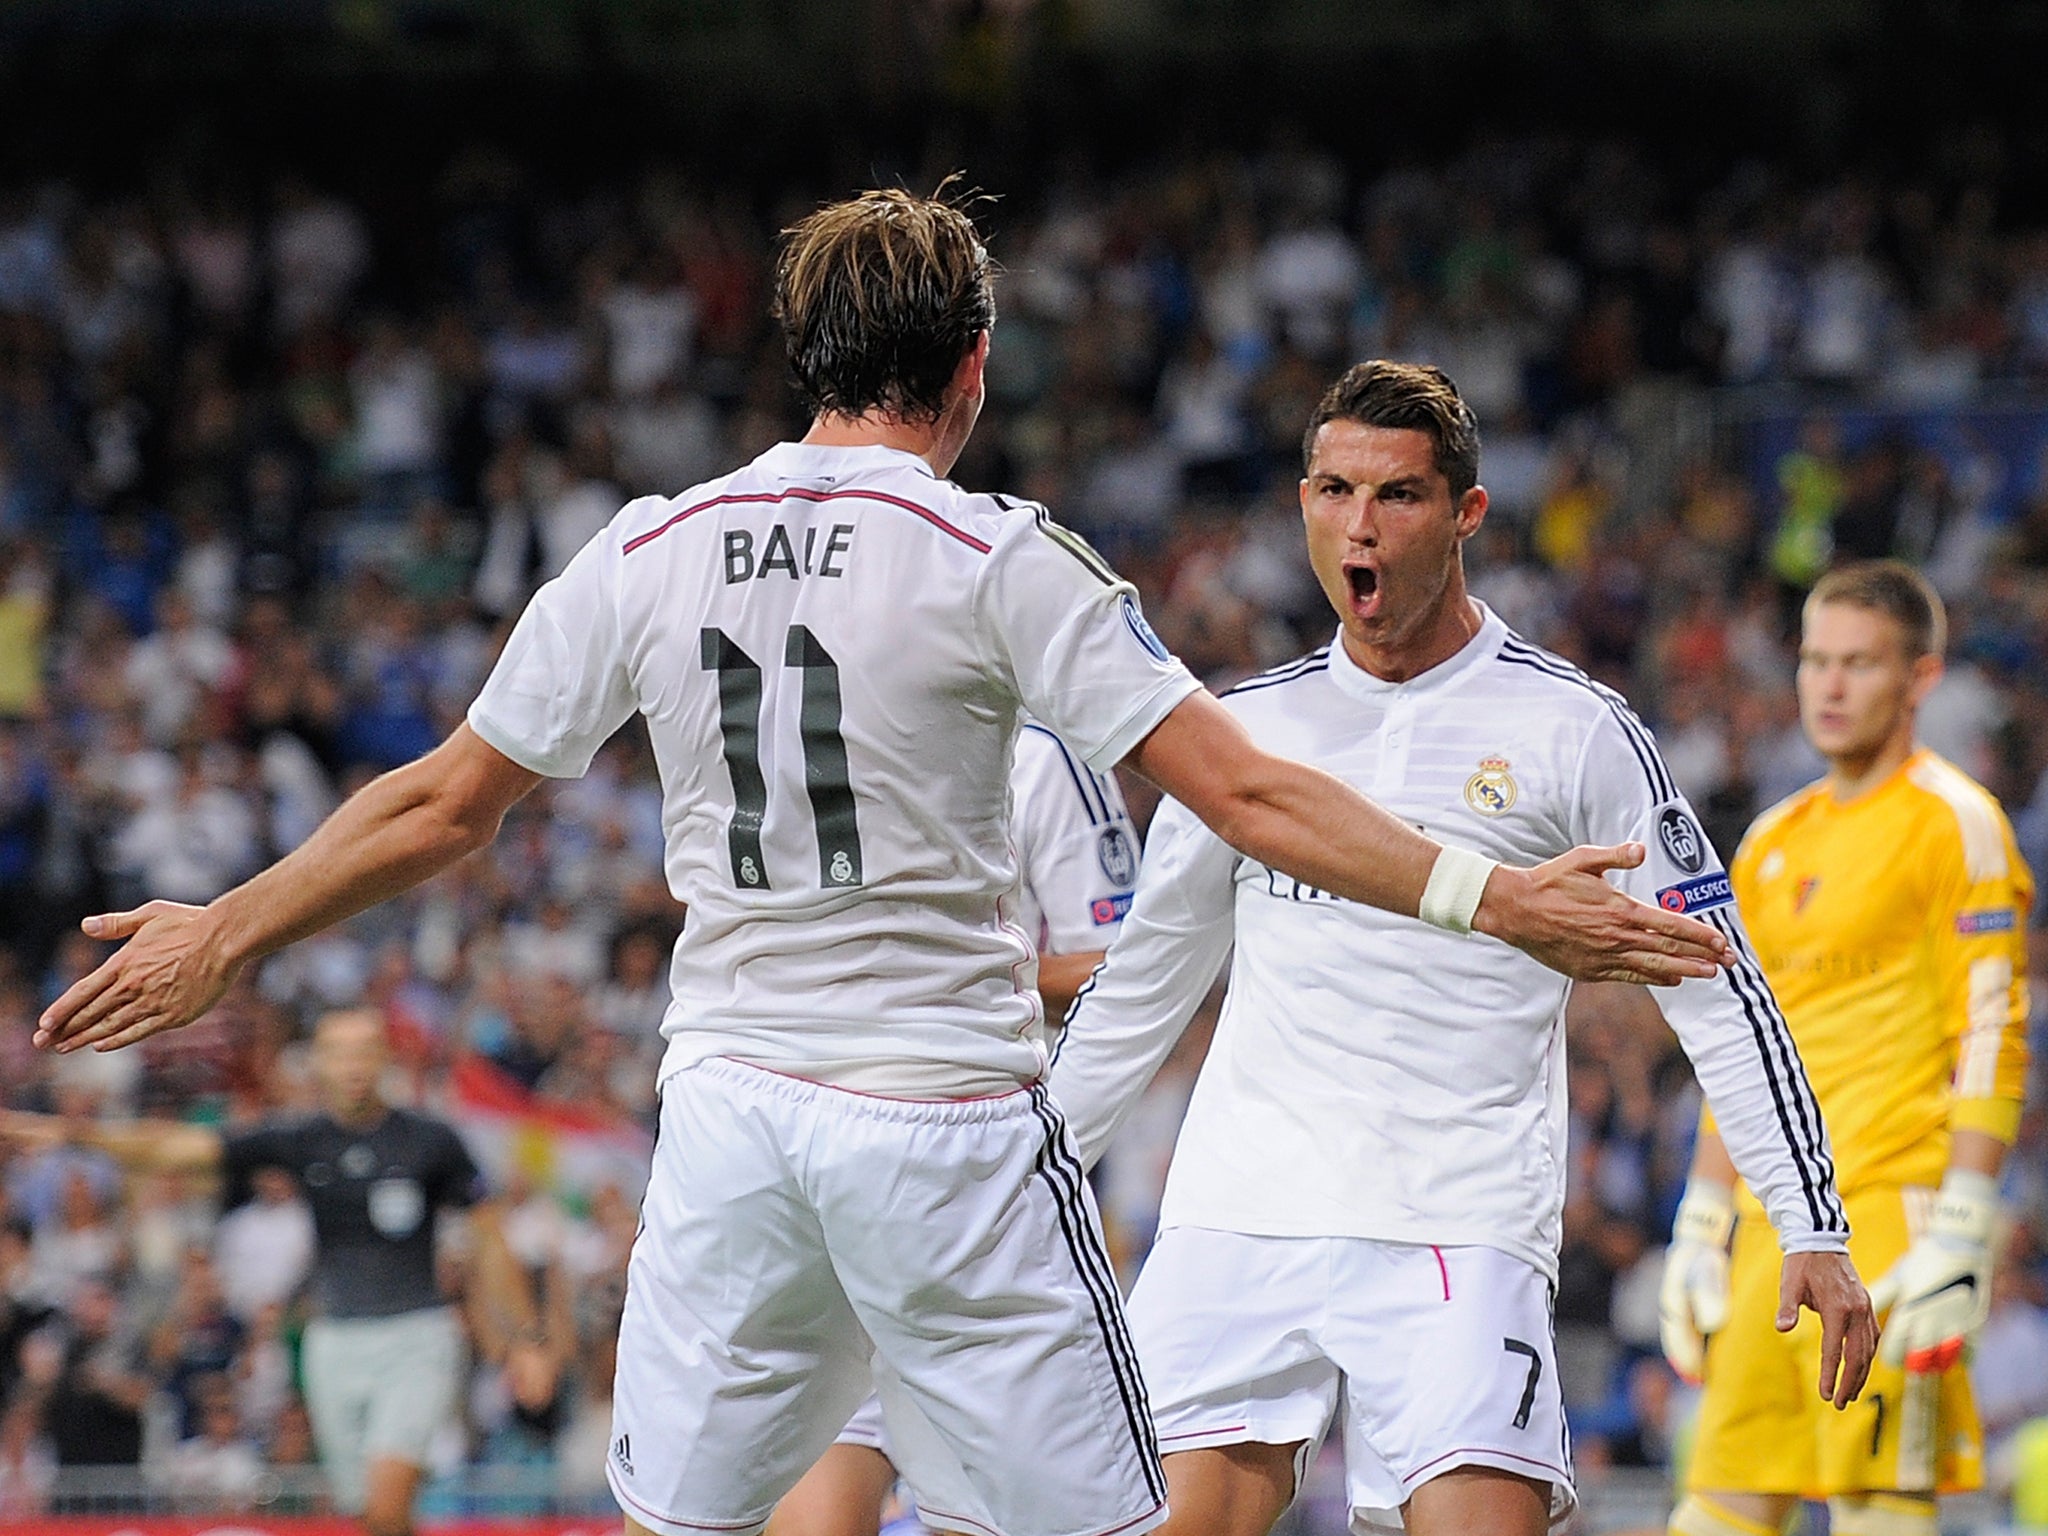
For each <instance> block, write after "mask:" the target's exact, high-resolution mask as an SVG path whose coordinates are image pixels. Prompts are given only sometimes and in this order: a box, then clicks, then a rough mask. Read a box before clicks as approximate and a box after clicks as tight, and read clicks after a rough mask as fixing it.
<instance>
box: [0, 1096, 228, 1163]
mask: <svg viewBox="0 0 2048 1536" xmlns="http://www.w3.org/2000/svg"><path fill="white" fill-rule="evenodd" d="M0 1140H5V1141H9V1142H12V1143H13V1144H15V1145H16V1146H22V1147H29V1148H43V1147H54V1146H62V1145H66V1144H71V1145H77V1146H86V1147H93V1148H95V1149H97V1150H99V1151H101V1152H104V1153H106V1154H107V1155H108V1156H109V1157H111V1158H113V1160H114V1161H115V1162H117V1163H119V1164H120V1165H121V1166H122V1167H123V1168H127V1169H131V1170H133V1171H136V1172H140V1173H213V1172H216V1171H217V1170H218V1169H219V1167H220V1159H221V1140H220V1133H219V1132H217V1131H214V1130H212V1129H210V1128H208V1127H206V1126H203V1125H189V1124H187V1123H186V1122H184V1121H182V1120H131V1121H128V1122H126V1123H125V1124H121V1125H103V1124H100V1123H99V1122H97V1121H93V1122H86V1123H81V1122H78V1121H72V1120H66V1119H65V1118H63V1117H62V1116H59V1115H37V1114H30V1113H28V1112H26V1111H22V1110H6V1111H0Z"/></svg>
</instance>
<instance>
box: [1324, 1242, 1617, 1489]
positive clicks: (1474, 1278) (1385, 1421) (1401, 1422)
mask: <svg viewBox="0 0 2048 1536" xmlns="http://www.w3.org/2000/svg"><path fill="white" fill-rule="evenodd" d="M1335 1270H1336V1277H1337V1279H1336V1295H1337V1296H1338V1298H1340V1299H1339V1301H1338V1302H1337V1303H1336V1304H1333V1306H1332V1309H1331V1315H1330V1320H1329V1321H1328V1323H1326V1324H1325V1328H1324V1339H1325V1343H1326V1345H1327V1347H1328V1349H1329V1352H1330V1355H1331V1357H1332V1358H1333V1359H1334V1360H1336V1362H1337V1364H1338V1365H1339V1366H1340V1367H1341V1368H1342V1369H1343V1371H1344V1377H1345V1399H1344V1401H1345V1409H1346V1419H1345V1444H1344V1449H1345V1463H1346V1467H1347V1472H1348V1475H1349V1479H1350V1492H1351V1503H1352V1512H1353V1518H1354V1521H1355V1522H1357V1523H1359V1524H1383V1525H1389V1526H1391V1525H1393V1524H1394V1523H1395V1522H1394V1521H1393V1519H1392V1516H1391V1512H1392V1511H1394V1510H1398V1509H1399V1508H1400V1507H1401V1506H1402V1505H1404V1504H1406V1503H1407V1502H1408V1501H1409V1499H1411V1498H1412V1497H1414V1495H1415V1494H1416V1492H1417V1491H1418V1490H1419V1489H1421V1488H1423V1487H1425V1486H1426V1485H1427V1484H1428V1483H1430V1482H1431V1481H1432V1480H1434V1479H1436V1478H1440V1477H1443V1476H1445V1475H1447V1474H1449V1473H1452V1472H1455V1471H1458V1470H1459V1469H1461V1468H1481V1467H1483V1468H1493V1469H1495V1470H1498V1471H1501V1472H1506V1473H1510V1474H1513V1475H1515V1476H1517V1477H1522V1478H1527V1479H1530V1480H1532V1481H1534V1482H1538V1483H1542V1484H1544V1485H1546V1486H1547V1487H1548V1489H1549V1501H1548V1503H1549V1509H1550V1513H1551V1516H1552V1518H1554V1519H1555V1520H1558V1521H1562V1520H1563V1519H1564V1518H1565V1517H1566V1516H1567V1515H1568V1514H1569V1513H1570V1512H1571V1510H1572V1508H1573V1507H1574V1504H1575V1503H1576V1497H1577V1496H1576V1494H1575V1492H1574V1490H1573V1486H1572V1479H1571V1451H1570V1444H1569V1437H1568V1435H1567V1432H1566V1429H1565V1422H1564V1400H1563V1397H1562V1395H1561V1393H1560V1391H1559V1387H1558V1379H1557V1350H1556V1346H1555V1344H1554V1343H1553V1342H1552V1338H1551V1329H1550V1281H1549V1279H1548V1277H1546V1276H1545V1275H1544V1274H1542V1273H1541V1272H1540V1271H1539V1270H1537V1269H1536V1268H1535V1267H1534V1266H1533V1265H1531V1264H1529V1263H1527V1262H1526V1261H1525V1260H1522V1259H1518V1258H1515V1257H1513V1256H1511V1255H1509V1254H1505V1253H1502V1252H1500V1251H1498V1250H1497V1249H1493V1248H1481V1247H1457V1248H1434V1247H1429V1246H1426V1245H1416V1244H1408V1243H1378V1242H1369V1241H1365V1240H1362V1239H1345V1240H1343V1241H1342V1243H1341V1245H1340V1246H1339V1248H1338V1249H1337V1251H1336V1257H1335Z"/></svg>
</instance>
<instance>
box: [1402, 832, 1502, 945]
mask: <svg viewBox="0 0 2048 1536" xmlns="http://www.w3.org/2000/svg"><path fill="white" fill-rule="evenodd" d="M1499 867H1500V865H1499V863H1498V862H1497V861H1495V860H1493V859H1489V858H1487V857H1486V855H1484V854H1482V853H1474V852H1473V851H1472V850H1471V849H1469V848H1452V847H1450V846H1448V845H1446V846H1445V847H1444V849H1443V850H1442V851H1441V852H1440V853H1438V854H1437V856H1436V863H1434V864H1432V865H1431V866H1430V869H1429V884H1427V885H1425V886H1424V887H1423V888H1422V910H1421V911H1420V912H1418V913H1416V916H1417V917H1420V918H1421V919H1422V920H1423V921H1424V922H1425V923H1428V924H1429V925H1430V926H1431V927H1433V928H1448V929H1449V930H1450V931H1451V932H1452V933H1470V932H1471V931H1472V914H1473V913H1475V912H1477V911H1478V910H1479V898H1480V897H1482V896H1484V895H1485V894H1486V882H1487V881H1488V880H1489V879H1490V878H1491V877H1492V875H1493V872H1494V871H1495V870H1496V869H1498V868H1499Z"/></svg>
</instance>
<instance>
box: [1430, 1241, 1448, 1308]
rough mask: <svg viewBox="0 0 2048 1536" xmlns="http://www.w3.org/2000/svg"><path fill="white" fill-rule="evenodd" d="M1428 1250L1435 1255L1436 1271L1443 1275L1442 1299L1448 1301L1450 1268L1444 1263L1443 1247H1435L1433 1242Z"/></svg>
mask: <svg viewBox="0 0 2048 1536" xmlns="http://www.w3.org/2000/svg"><path fill="white" fill-rule="evenodd" d="M1429 1251H1430V1252H1431V1253H1433V1254H1435V1255H1436V1272H1437V1273H1438V1274H1440V1275H1442V1276H1443V1277H1444V1300H1445V1301H1449V1300H1450V1299H1451V1268H1450V1266H1449V1265H1448V1264H1446V1263H1444V1251H1443V1249H1441V1248H1439V1247H1437V1245H1436V1244H1435V1243H1431V1244H1430V1245H1429Z"/></svg>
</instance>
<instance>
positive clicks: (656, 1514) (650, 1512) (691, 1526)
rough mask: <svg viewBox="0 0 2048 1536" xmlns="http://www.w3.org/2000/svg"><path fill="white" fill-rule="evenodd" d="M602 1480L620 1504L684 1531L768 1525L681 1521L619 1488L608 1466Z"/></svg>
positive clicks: (739, 1529) (740, 1522)
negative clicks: (628, 1505)
mask: <svg viewBox="0 0 2048 1536" xmlns="http://www.w3.org/2000/svg"><path fill="white" fill-rule="evenodd" d="M604 1480H605V1481H606V1482H607V1483H609V1484H611V1490H612V1492H613V1493H614V1494H616V1495H617V1496H618V1497H619V1499H620V1500H621V1501H622V1502H624V1503H627V1504H630V1505H632V1506H633V1508H634V1509H636V1510H638V1511H639V1512H640V1513H641V1514H643V1515H645V1516H647V1518H648V1519H650V1520H655V1521H659V1522H660V1523H661V1524H663V1525H680V1526H682V1527H683V1528H684V1529H685V1530H691V1531H758V1530H760V1529H761V1528H762V1527H764V1526H765V1525H767V1523H768V1521H767V1520H766V1518H765V1517H764V1518H763V1519H760V1520H733V1521H729V1522H726V1523H723V1524H717V1525H707V1524H706V1523H705V1522H703V1521H702V1520H681V1519H678V1518H677V1517H676V1516H674V1515H664V1514H662V1513H661V1512H660V1511H659V1510H656V1509H653V1508H651V1507H649V1506H648V1505H645V1504H642V1503H641V1502H640V1501H639V1500H638V1499H636V1498H634V1497H633V1495H632V1494H630V1493H628V1492H626V1490H625V1489H623V1488H621V1487H620V1486H619V1483H618V1479H617V1478H615V1477H613V1476H612V1475H611V1468H610V1467H609V1466H607V1467H606V1468H605V1478H604Z"/></svg>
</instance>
